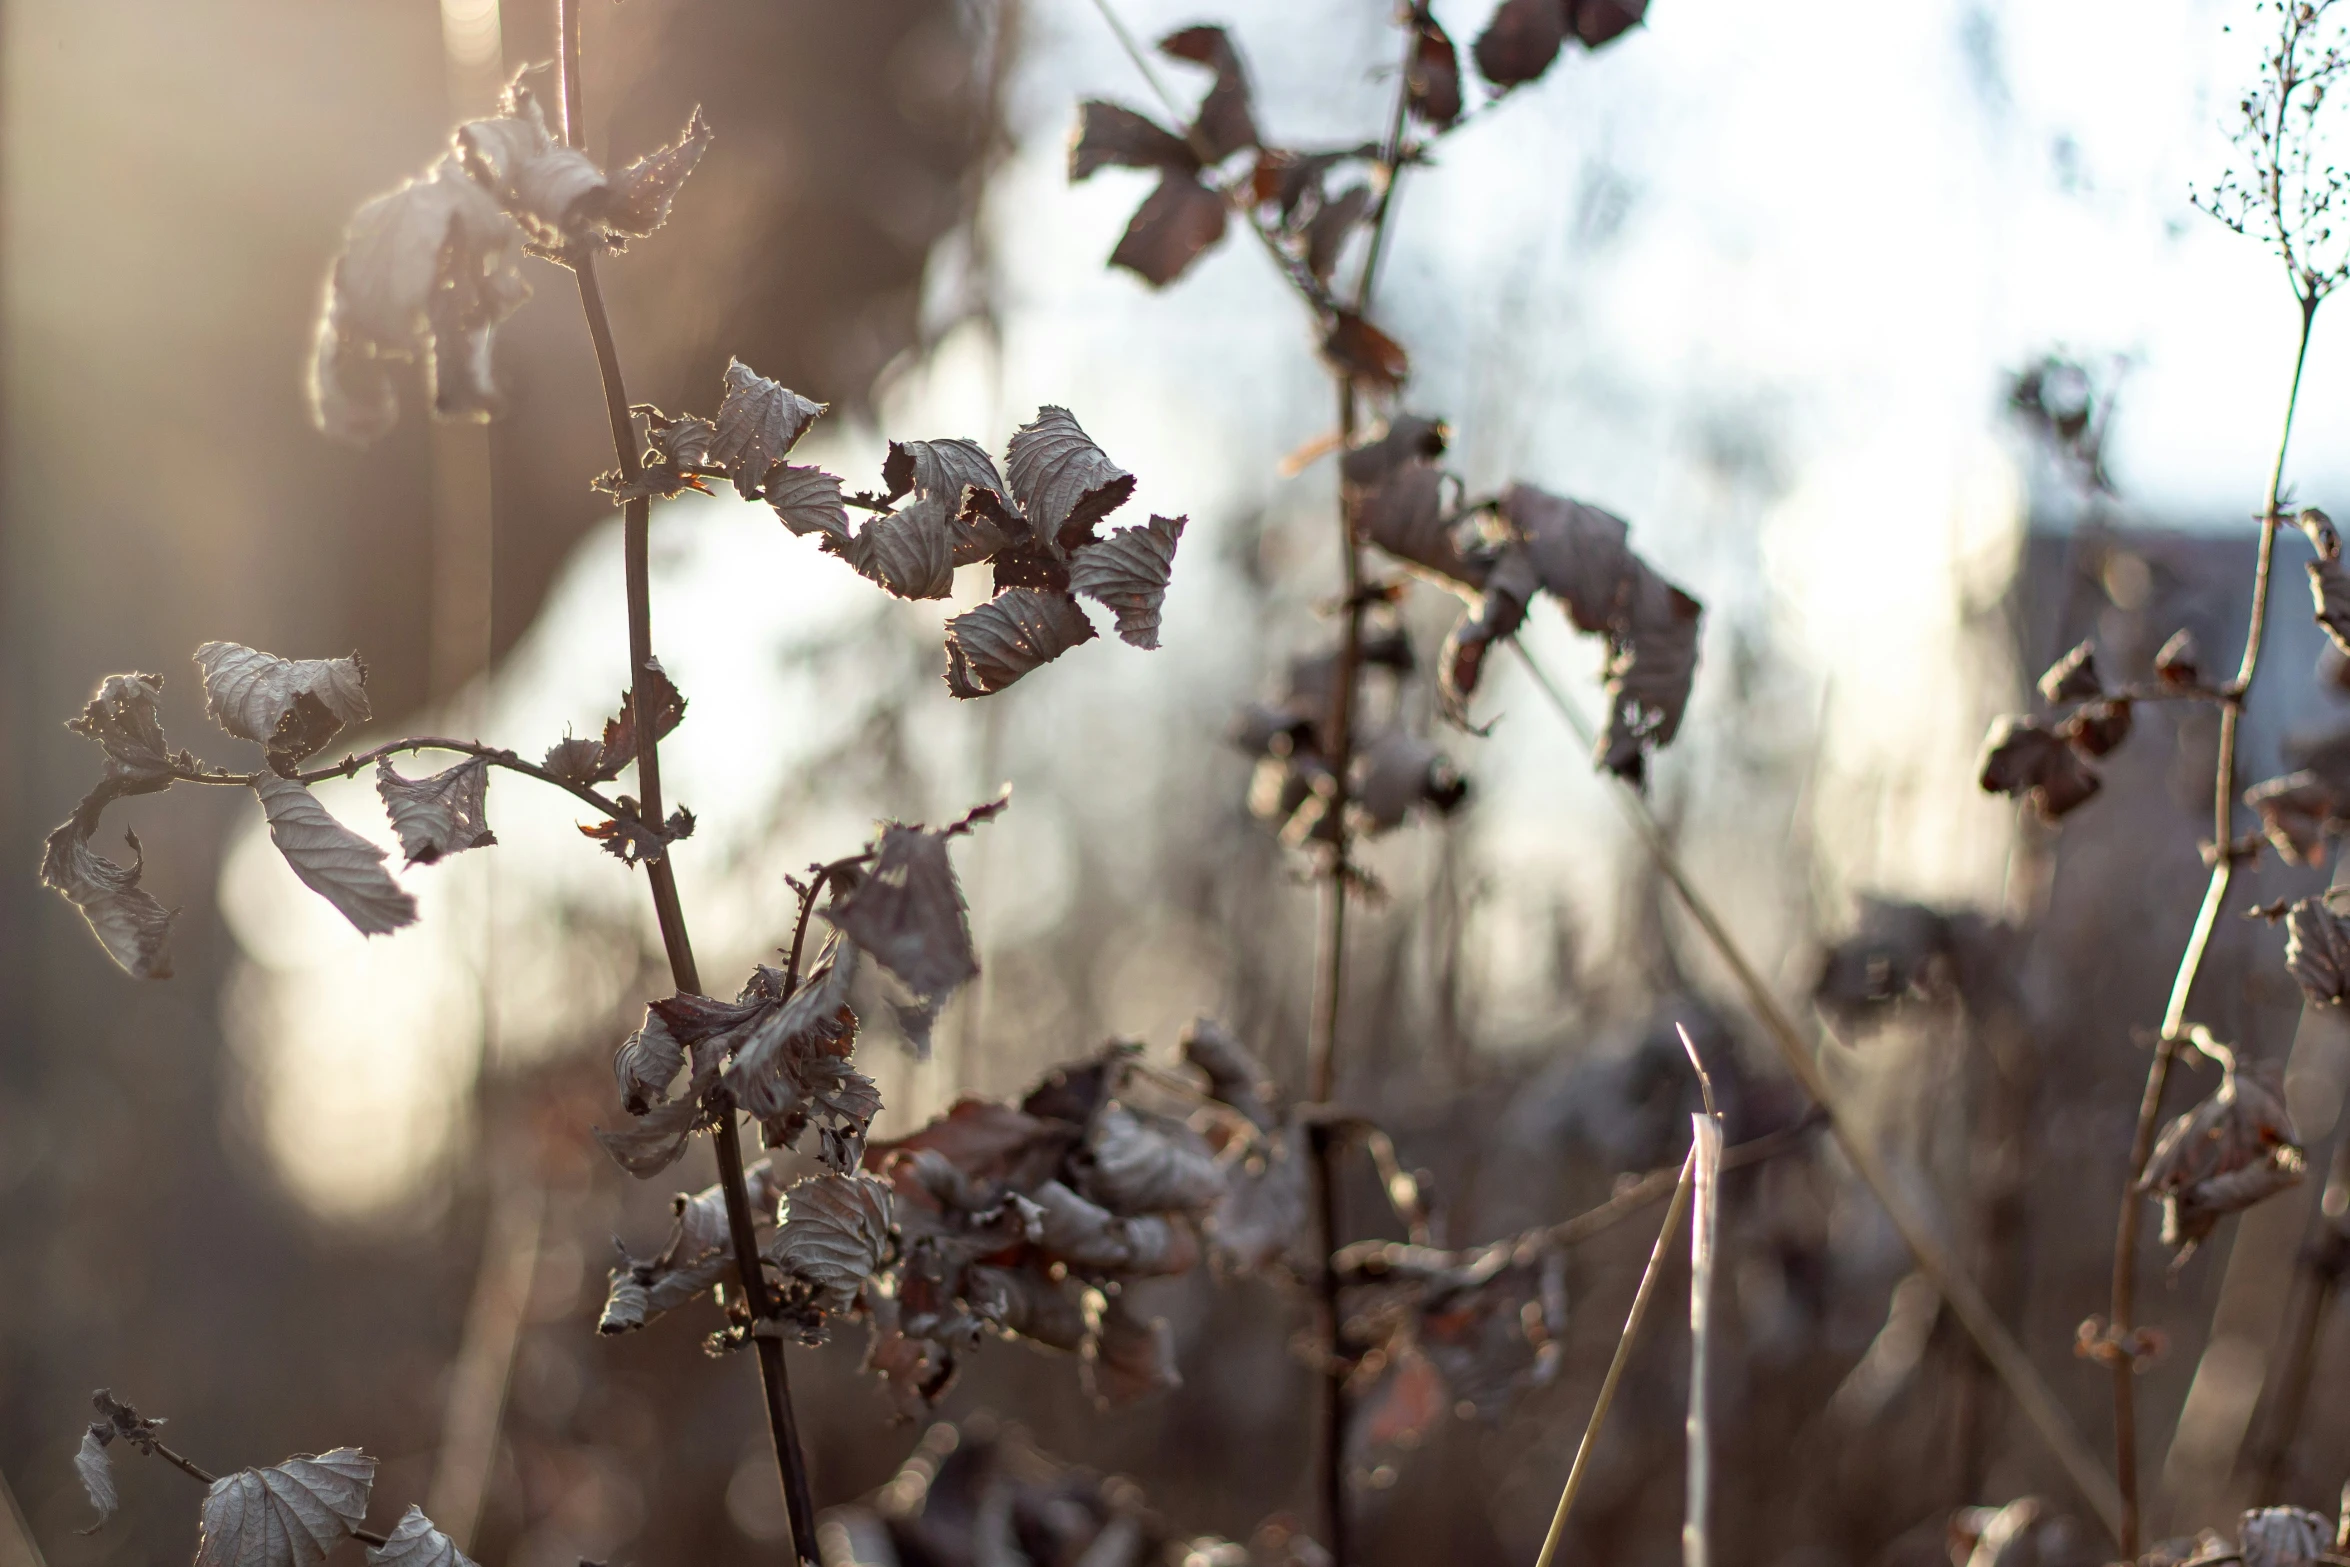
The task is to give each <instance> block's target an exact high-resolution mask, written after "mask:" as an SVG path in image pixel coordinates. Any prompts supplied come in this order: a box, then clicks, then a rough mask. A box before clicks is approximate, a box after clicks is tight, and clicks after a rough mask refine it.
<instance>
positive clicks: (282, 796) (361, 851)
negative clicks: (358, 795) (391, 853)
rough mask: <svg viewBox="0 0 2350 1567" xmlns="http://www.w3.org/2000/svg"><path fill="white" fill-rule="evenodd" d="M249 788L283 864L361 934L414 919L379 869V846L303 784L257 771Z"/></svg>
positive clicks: (384, 931) (412, 905)
mask: <svg viewBox="0 0 2350 1567" xmlns="http://www.w3.org/2000/svg"><path fill="white" fill-rule="evenodd" d="M253 792H254V793H255V794H257V795H259V796H260V797H261V808H262V810H263V811H265V812H266V813H267V814H268V816H269V837H270V841H271V842H273V843H275V844H276V845H277V852H278V853H280V854H282V855H284V856H285V860H286V864H287V865H289V866H291V867H292V868H293V872H294V874H295V875H296V876H299V877H300V878H301V879H302V884H303V885H304V886H306V887H308V888H309V889H310V890H311V891H312V892H315V893H317V894H318V895H319V896H320V897H322V898H324V899H326V901H327V902H329V903H331V904H333V905H334V906H335V908H336V909H337V910H338V911H340V912H341V914H342V916H343V918H345V919H347V920H349V921H350V922H351V923H352V925H354V926H355V927H357V928H358V930H359V933H360V934H361V935H365V936H382V935H388V934H390V933H391V932H392V931H395V930H398V929H399V928H400V927H401V926H403V925H413V924H414V923H415V922H416V900H415V899H414V898H412V897H410V896H409V895H408V894H407V893H406V892H404V891H402V890H401V887H400V884H399V883H398V882H396V881H394V880H392V877H391V873H390V872H389V871H387V870H385V869H384V865H383V862H384V859H385V855H384V851H383V850H381V849H379V848H377V847H376V846H375V845H374V844H372V843H369V842H368V841H367V840H366V839H365V838H362V837H360V836H359V835H358V834H357V833H355V832H353V831H352V830H351V829H350V828H348V827H345V826H344V825H343V824H342V823H341V822H338V821H336V820H335V819H334V817H333V816H332V815H330V814H329V813H328V811H327V808H326V807H325V806H323V805H321V804H319V803H318V800H317V797H316V796H314V795H313V794H311V792H310V791H309V790H308V789H306V788H304V787H303V786H302V785H300V784H298V783H295V782H294V781H293V780H292V779H290V778H280V777H279V776H277V775H276V774H275V773H262V774H261V775H259V776H258V777H256V778H255V779H254V780H253Z"/></svg>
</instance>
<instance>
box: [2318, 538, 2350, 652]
mask: <svg viewBox="0 0 2350 1567" xmlns="http://www.w3.org/2000/svg"><path fill="white" fill-rule="evenodd" d="M2309 596H2310V599H2311V601H2312V602H2313V603H2314V604H2315V605H2316V608H2317V617H2316V618H2317V623H2318V624H2319V625H2321V626H2323V627H2325V630H2326V635H2327V636H2329V637H2331V638H2333V642H2334V646H2335V647H2337V648H2339V649H2341V650H2342V651H2343V652H2345V653H2350V571H2345V570H2344V569H2343V567H2342V562H2341V560H2340V558H2339V557H2330V558H2329V557H2323V556H2321V557H2319V558H2318V559H2316V560H2313V561H2311V562H2310V563H2309Z"/></svg>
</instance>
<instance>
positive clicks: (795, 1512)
mask: <svg viewBox="0 0 2350 1567" xmlns="http://www.w3.org/2000/svg"><path fill="white" fill-rule="evenodd" d="M578 6H579V0H556V22H557V32H558V34H559V36H560V38H561V41H562V61H561V70H562V73H563V98H564V115H563V118H564V125H565V135H566V138H567V139H568V140H569V141H570V142H571V143H572V145H574V146H577V145H578V144H579V142H580V140H581V138H582V137H583V135H584V132H585V119H584V111H583V110H582V108H581V103H580V74H579V70H580V66H579V18H578ZM567 259H569V260H570V262H571V264H572V267H573V270H574V271H575V273H576V274H577V276H578V278H579V303H580V309H581V311H582V312H583V313H584V314H585V315H586V317H587V327H588V337H589V340H590V341H591V342H592V343H593V344H594V346H595V351H596V368H597V370H598V371H599V372H600V375H601V379H602V381H603V387H604V409H605V414H606V416H607V417H608V418H609V419H610V421H611V424H612V447H613V454H614V456H615V457H616V458H617V459H618V461H619V465H620V479H621V485H622V487H623V488H625V487H626V486H627V485H628V484H629V483H630V482H631V481H633V480H635V479H636V477H637V476H638V472H639V468H638V463H637V449H636V430H635V426H634V422H633V420H632V419H631V418H630V415H629V412H628V408H629V401H628V389H627V386H626V384H625V383H624V381H623V380H622V378H621V373H620V353H619V350H618V348H617V347H616V346H615V345H614V343H613V341H612V319H611V315H610V312H609V311H607V310H606V308H605V306H604V291H603V289H602V287H601V286H600V285H599V283H598V282H597V279H596V258H595V253H594V251H593V250H592V249H591V248H588V247H585V246H582V247H579V248H578V249H576V250H575V251H574V252H573V253H572V254H571V255H570V256H569V257H568V258H567ZM651 515H652V503H651V502H650V501H649V500H648V499H646V498H645V497H644V496H641V495H639V496H637V497H635V498H633V499H631V500H630V501H629V502H628V504H627V506H626V508H625V510H624V511H623V513H622V523H621V556H622V562H623V566H624V571H625V576H626V578H627V593H628V668H629V689H630V691H631V692H633V693H634V700H635V703H636V713H635V717H636V733H637V755H636V775H637V794H638V797H639V799H640V800H641V801H642V802H643V811H644V814H645V816H646V817H647V818H648V819H649V820H651V821H654V822H659V821H660V820H661V818H662V813H661V753H660V744H659V731H658V729H657V728H656V727H655V713H654V703H655V701H656V700H657V698H656V696H655V683H654V681H653V680H652V679H651V678H650V677H651V676H652V674H653V673H654V672H655V670H656V669H657V667H658V666H657V665H656V663H655V661H654V658H653V594H652V563H651V542H650V537H651ZM645 882H646V885H647V886H648V887H649V888H650V889H651V891H652V895H653V913H654V917H655V919H656V920H657V921H658V922H659V924H660V927H661V945H662V947H663V948H664V949H665V950H666V952H667V954H668V958H669V975H670V979H671V980H672V981H673V982H674V983H675V984H676V986H677V988H678V989H679V990H680V991H683V992H687V993H689V994H694V995H699V994H701V990H702V985H701V975H700V973H699V971H698V970H697V969H696V967H695V964H694V951H693V943H692V939H691V937H690V936H689V935H688V934H687V931H686V926H685V911H684V909H683V908H682V907H681V906H680V904H679V902H678V897H677V878H676V875H675V873H674V871H673V870H672V868H671V865H670V861H669V857H668V856H667V855H663V856H662V857H661V858H659V859H655V860H647V861H646V862H645ZM712 1133H713V1135H712V1141H713V1142H714V1143H715V1144H716V1145H717V1152H718V1178H719V1185H720V1187H721V1188H722V1189H723V1191H724V1193H725V1196H726V1225H727V1232H728V1234H729V1236H730V1238H731V1239H732V1241H733V1246H734V1263H735V1271H736V1273H737V1275H738V1279H739V1282H740V1285H741V1288H742V1295H743V1303H744V1304H745V1305H746V1306H748V1307H749V1308H750V1313H751V1318H752V1320H753V1322H757V1321H759V1320H760V1319H762V1318H764V1317H766V1316H767V1315H768V1313H769V1311H770V1310H771V1309H772V1307H771V1302H770V1301H769V1298H768V1294H767V1276H766V1274H765V1272H764V1271H763V1270H762V1268H761V1264H760V1260H759V1246H758V1240H757V1237H756V1234H755V1233H754V1230H753V1227H752V1219H751V1198H750V1191H749V1188H748V1187H747V1185H746V1184H745V1182H744V1177H743V1149H742V1137H741V1134H740V1132H739V1131H738V1129H737V1125H736V1121H735V1110H734V1106H733V1105H732V1104H731V1103H727V1104H723V1105H721V1106H720V1107H719V1111H718V1116H717V1120H716V1123H715V1125H714V1126H713V1128H712ZM751 1342H752V1344H753V1346H754V1347H755V1350H756V1353H757V1355H758V1359H759V1381H760V1386H761V1389H762V1391H763V1392H764V1393H765V1395H766V1403H767V1428H768V1434H769V1436H770V1437H771V1438H772V1439H773V1441H774V1443H775V1463H776V1468H777V1470H778V1472H779V1474H780V1477H781V1479H782V1482H783V1498H784V1508H785V1511H786V1513H787V1514H788V1515H789V1517H790V1520H791V1533H792V1549H793V1550H794V1551H795V1552H797V1553H798V1556H799V1559H800V1560H801V1561H802V1562H805V1563H810V1564H814V1563H815V1562H816V1561H817V1555H816V1508H815V1502H814V1499H813V1497H812V1495H811V1493H810V1488H809V1485H808V1461H807V1458H806V1455H805V1454H803V1453H802V1452H801V1449H800V1436H799V1422H798V1420H797V1418H796V1417H795V1415H794V1412H793V1410H792V1402H791V1381H790V1375H789V1372H788V1371H787V1369H786V1368H785V1365H784V1359H783V1344H782V1341H781V1340H779V1339H776V1338H774V1337H771V1336H769V1335H767V1334H763V1333H759V1334H754V1335H752V1340H751Z"/></svg>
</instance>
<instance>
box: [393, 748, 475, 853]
mask: <svg viewBox="0 0 2350 1567" xmlns="http://www.w3.org/2000/svg"><path fill="white" fill-rule="evenodd" d="M489 787H490V764H489V763H488V762H487V761H486V760H484V759H483V758H481V757H478V756H475V757H468V758H467V759H466V760H464V761H462V762H459V763H458V764H457V765H456V766H455V767H452V768H449V769H448V770H447V771H445V772H439V773H435V774H433V775H432V776H431V777H429V778H413V779H411V778H403V777H401V776H400V775H399V773H397V772H396V771H394V770H393V768H392V759H391V758H390V757H388V756H386V757H381V758H379V759H378V760H377V761H376V764H375V792H376V793H377V794H378V795H381V796H382V797H383V802H384V809H385V811H387V812H388V813H390V815H391V818H392V831H394V832H396V833H398V834H399V835H400V852H402V853H403V854H405V855H407V856H408V863H409V864H410V865H431V864H434V863H436V862H438V861H439V860H440V859H442V858H443V857H444V856H446V855H451V854H460V853H463V852H464V851H465V850H467V849H481V848H487V847H488V846H489V845H491V844H494V843H496V842H497V841H498V835H497V834H496V833H494V832H491V831H490V823H489V816H488V805H489Z"/></svg>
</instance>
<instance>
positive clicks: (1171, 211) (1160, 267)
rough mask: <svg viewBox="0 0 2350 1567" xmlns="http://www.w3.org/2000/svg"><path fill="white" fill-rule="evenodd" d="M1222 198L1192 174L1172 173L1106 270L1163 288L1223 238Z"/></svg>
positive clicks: (1138, 212) (1132, 223) (1147, 201)
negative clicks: (1117, 269) (1121, 270)
mask: <svg viewBox="0 0 2350 1567" xmlns="http://www.w3.org/2000/svg"><path fill="white" fill-rule="evenodd" d="M1226 221H1227V215H1226V213H1225V210H1224V198H1223V197H1222V196H1220V195H1218V194H1217V193H1216V192H1214V191H1212V190H1210V189H1208V188H1207V187H1206V186H1205V185H1202V184H1201V183H1200V182H1199V181H1198V180H1197V179H1194V178H1193V177H1192V176H1191V175H1189V174H1185V173H1182V172H1180V171H1178V170H1174V169H1170V170H1168V171H1167V173H1166V174H1165V175H1163V176H1162V177H1161V178H1160V180H1159V185H1158V189H1156V190H1154V191H1152V192H1151V193H1150V194H1149V195H1148V196H1146V197H1144V198H1143V203H1142V205H1141V206H1139V207H1137V208H1136V209H1135V210H1134V216H1133V217H1132V218H1131V219H1130V220H1128V222H1127V224H1126V232H1125V233H1124V234H1123V235H1121V236H1120V237H1119V239H1118V246H1117V248H1116V249H1115V250H1112V251H1111V252H1110V265H1111V266H1114V267H1124V268H1125V269H1126V270H1127V271H1129V272H1132V273H1133V274H1135V275H1136V276H1137V277H1139V278H1141V279H1142V280H1143V281H1144V282H1146V283H1148V284H1150V285H1151V286H1152V287H1153V288H1165V287H1166V286H1167V285H1168V284H1169V283H1172V282H1174V281H1175V280H1176V279H1177V278H1179V277H1181V276H1182V275H1183V274H1184V273H1185V272H1187V271H1189V270H1190V268H1191V264H1192V263H1193V262H1194V261H1197V260H1198V259H1199V258H1200V257H1201V256H1203V255H1205V254H1206V253H1207V252H1208V251H1209V250H1210V249H1211V248H1212V247H1214V245H1215V244H1216V242H1217V241H1219V240H1221V239H1222V238H1223V237H1224V226H1225V223H1226Z"/></svg>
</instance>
